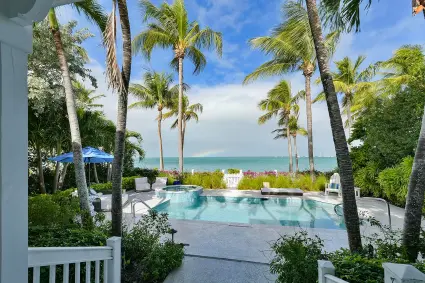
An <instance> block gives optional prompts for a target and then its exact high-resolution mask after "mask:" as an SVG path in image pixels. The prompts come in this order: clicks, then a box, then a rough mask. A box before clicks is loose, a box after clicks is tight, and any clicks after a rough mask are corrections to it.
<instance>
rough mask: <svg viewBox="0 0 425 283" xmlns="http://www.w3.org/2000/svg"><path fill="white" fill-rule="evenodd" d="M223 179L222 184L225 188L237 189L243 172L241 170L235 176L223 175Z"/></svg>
mask: <svg viewBox="0 0 425 283" xmlns="http://www.w3.org/2000/svg"><path fill="white" fill-rule="evenodd" d="M223 171H224V170H223ZM223 173H224V172H223ZM223 178H224V183H225V184H226V187H227V188H237V187H238V184H239V182H240V181H241V180H242V178H243V172H242V170H241V171H240V172H239V173H237V174H224V177H223Z"/></svg>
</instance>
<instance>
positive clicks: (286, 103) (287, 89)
mask: <svg viewBox="0 0 425 283" xmlns="http://www.w3.org/2000/svg"><path fill="white" fill-rule="evenodd" d="M292 104H293V99H292V95H291V85H290V84H289V83H288V82H287V81H285V80H282V81H280V82H279V83H278V84H277V85H276V86H275V87H274V88H272V89H271V90H270V91H269V92H268V93H267V98H266V99H263V100H261V101H260V102H259V103H258V107H259V108H260V109H261V110H262V111H266V114H264V115H262V116H260V117H259V118H258V124H260V125H262V124H264V123H266V122H267V121H268V120H270V119H271V118H273V117H279V125H285V126H286V137H287V139H288V155H289V172H290V173H292V172H293V166H292V143H291V134H290V130H289V127H288V123H289V118H290V116H291V110H292V109H293V105H292Z"/></svg>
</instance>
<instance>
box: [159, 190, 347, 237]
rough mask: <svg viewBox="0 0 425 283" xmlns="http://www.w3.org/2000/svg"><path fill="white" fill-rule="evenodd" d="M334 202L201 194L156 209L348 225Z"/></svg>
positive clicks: (216, 217) (238, 219)
mask: <svg viewBox="0 0 425 283" xmlns="http://www.w3.org/2000/svg"><path fill="white" fill-rule="evenodd" d="M333 208H334V205H332V204H328V203H322V202H317V201H314V200H304V199H299V198H283V199H278V198H271V199H263V198H242V197H223V196H200V197H198V198H195V199H193V201H188V202H184V203H182V202H180V201H176V202H174V201H173V198H171V200H170V201H167V202H164V203H162V204H160V205H158V206H156V207H155V208H154V209H155V210H156V211H158V212H165V213H168V216H169V217H170V218H173V219H184V220H201V221H217V222H233V223H243V224H267V225H280V226H296V227H302V228H324V229H339V230H341V229H345V225H344V221H343V219H342V218H341V217H339V216H338V215H336V214H335V212H334V211H333Z"/></svg>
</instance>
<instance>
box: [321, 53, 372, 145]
mask: <svg viewBox="0 0 425 283" xmlns="http://www.w3.org/2000/svg"><path fill="white" fill-rule="evenodd" d="M365 59H366V57H365V56H358V57H357V59H356V61H355V62H354V63H353V62H352V61H351V59H350V58H349V57H344V58H343V59H342V60H340V61H336V62H335V66H336V68H337V71H336V72H332V76H333V79H334V85H335V91H336V92H337V93H340V94H342V95H343V98H342V108H343V112H345V113H346V115H347V122H346V126H347V129H348V137H347V139H350V134H351V126H352V124H353V119H352V107H353V105H354V103H355V97H357V96H362V93H365V92H368V91H369V89H370V88H373V83H371V82H369V81H370V79H371V78H372V77H373V76H374V75H375V70H376V67H375V66H374V65H370V66H369V67H367V68H365V69H363V70H360V66H361V64H362V63H363V62H364V60H365ZM318 81H320V79H319V80H318ZM324 100H326V96H325V94H324V93H323V92H322V93H320V94H319V95H318V96H317V97H316V98H315V99H314V101H313V103H314V102H317V101H324Z"/></svg>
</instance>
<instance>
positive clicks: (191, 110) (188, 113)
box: [162, 96, 204, 146]
mask: <svg viewBox="0 0 425 283" xmlns="http://www.w3.org/2000/svg"><path fill="white" fill-rule="evenodd" d="M172 105H173V106H172V107H171V110H170V111H169V112H167V113H165V114H164V115H163V116H162V118H163V119H167V118H170V117H173V116H178V113H179V107H178V105H179V103H178V100H177V101H176V100H174V103H173V104H172ZM202 111H204V107H203V106H202V104H201V103H195V104H192V105H189V98H188V97H187V96H184V98H183V111H182V114H183V115H182V119H183V127H182V145H183V146H184V136H185V134H186V125H187V122H188V121H190V120H195V121H196V123H198V121H199V116H198V112H199V113H202ZM178 123H179V122H178V119H176V120H175V121H174V123H173V124H172V125H171V129H175V128H176V127H177V126H178Z"/></svg>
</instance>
